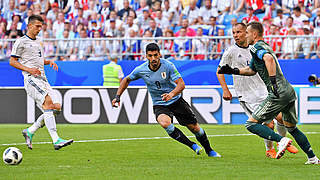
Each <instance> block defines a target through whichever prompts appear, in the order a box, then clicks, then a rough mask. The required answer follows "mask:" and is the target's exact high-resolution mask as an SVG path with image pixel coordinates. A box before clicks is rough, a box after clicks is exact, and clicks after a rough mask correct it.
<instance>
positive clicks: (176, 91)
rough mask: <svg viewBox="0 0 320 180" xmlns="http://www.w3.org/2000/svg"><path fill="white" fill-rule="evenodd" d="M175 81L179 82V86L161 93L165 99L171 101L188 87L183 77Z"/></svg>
mask: <svg viewBox="0 0 320 180" xmlns="http://www.w3.org/2000/svg"><path fill="white" fill-rule="evenodd" d="M174 82H175V83H176V84H177V86H176V87H175V88H174V89H173V90H172V91H171V92H170V93H164V94H162V95H161V97H162V100H163V101H169V100H170V99H172V97H174V96H176V95H178V94H180V93H181V92H182V91H183V90H184V88H185V87H186V86H185V84H184V81H183V79H182V78H179V79H177V80H175V81H174Z"/></svg>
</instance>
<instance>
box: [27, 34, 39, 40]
mask: <svg viewBox="0 0 320 180" xmlns="http://www.w3.org/2000/svg"><path fill="white" fill-rule="evenodd" d="M25 36H27V38H29V39H31V40H36V39H37V38H34V39H32V38H31V37H30V36H28V35H27V34H25Z"/></svg>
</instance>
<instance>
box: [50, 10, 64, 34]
mask: <svg viewBox="0 0 320 180" xmlns="http://www.w3.org/2000/svg"><path fill="white" fill-rule="evenodd" d="M52 30H53V35H54V37H59V34H60V33H61V34H62V32H63V30H64V14H63V12H59V13H58V19H57V20H56V21H54V23H53V27H52Z"/></svg>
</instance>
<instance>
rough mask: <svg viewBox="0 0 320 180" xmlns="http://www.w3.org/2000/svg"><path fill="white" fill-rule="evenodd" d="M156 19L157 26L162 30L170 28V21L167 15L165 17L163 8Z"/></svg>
mask: <svg viewBox="0 0 320 180" xmlns="http://www.w3.org/2000/svg"><path fill="white" fill-rule="evenodd" d="M155 21H156V23H157V26H158V27H159V28H160V29H162V30H165V29H167V28H170V22H169V20H168V19H167V18H166V17H163V15H162V11H161V10H159V11H157V17H156V18H155Z"/></svg>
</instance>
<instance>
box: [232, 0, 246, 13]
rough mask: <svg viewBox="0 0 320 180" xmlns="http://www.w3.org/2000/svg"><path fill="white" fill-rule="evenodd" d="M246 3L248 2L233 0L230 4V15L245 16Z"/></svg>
mask: <svg viewBox="0 0 320 180" xmlns="http://www.w3.org/2000/svg"><path fill="white" fill-rule="evenodd" d="M245 2H246V0H232V1H231V3H230V14H235V15H240V14H245V13H246V11H245Z"/></svg>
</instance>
